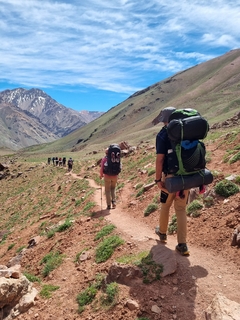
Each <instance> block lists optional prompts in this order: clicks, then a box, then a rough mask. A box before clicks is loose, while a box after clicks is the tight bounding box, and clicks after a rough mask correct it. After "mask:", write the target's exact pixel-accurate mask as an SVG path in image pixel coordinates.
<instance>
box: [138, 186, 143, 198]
mask: <svg viewBox="0 0 240 320" xmlns="http://www.w3.org/2000/svg"><path fill="white" fill-rule="evenodd" d="M143 193H144V188H143V187H142V188H141V189H140V190H139V191H138V193H137V194H136V198H138V197H140V196H141V195H142V194H143Z"/></svg>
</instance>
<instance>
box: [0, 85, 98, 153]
mask: <svg viewBox="0 0 240 320" xmlns="http://www.w3.org/2000/svg"><path fill="white" fill-rule="evenodd" d="M102 114H103V112H97V111H96V112H89V111H81V112H78V111H75V110H73V109H70V108H67V107H65V106H63V105H62V104H60V103H58V102H57V101H55V100H54V99H52V98H51V97H50V96H49V95H47V94H46V93H45V92H44V91H42V90H39V89H30V90H26V89H23V88H17V89H13V90H5V91H2V92H0V137H1V138H0V147H7V148H9V149H12V150H19V149H21V148H24V147H28V146H31V145H36V144H42V143H48V142H52V141H54V140H57V139H59V138H61V137H64V136H66V135H68V134H69V133H71V132H73V131H74V130H76V129H78V128H80V127H82V126H85V125H86V124H87V123H89V122H91V121H92V120H94V119H96V118H97V117H99V116H101V115H102Z"/></svg>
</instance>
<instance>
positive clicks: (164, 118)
mask: <svg viewBox="0 0 240 320" xmlns="http://www.w3.org/2000/svg"><path fill="white" fill-rule="evenodd" d="M175 110H176V108H174V107H167V108H164V109H163V110H161V112H160V113H159V116H158V121H159V122H168V120H169V117H170V115H171V114H172V113H173V111H175Z"/></svg>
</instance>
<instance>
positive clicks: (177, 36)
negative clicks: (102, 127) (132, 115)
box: [0, 0, 240, 112]
mask: <svg viewBox="0 0 240 320" xmlns="http://www.w3.org/2000/svg"><path fill="white" fill-rule="evenodd" d="M239 30H240V0H234V1H233V0H212V1H209V0H182V1H174V0H172V1H170V0H148V1H139V0H0V91H3V90H6V89H15V88H20V87H21V88H25V89H31V88H38V89H41V90H43V91H44V92H46V93H47V94H48V95H50V96H51V97H52V98H53V99H55V100H56V101H57V102H59V103H61V104H63V105H64V106H66V107H68V108H72V109H74V110H78V111H81V110H88V111H104V112H105V111H107V110H109V109H111V108H112V107H114V106H116V105H117V104H119V103H121V102H123V101H124V100H125V99H127V98H128V97H129V96H130V95H132V94H133V93H135V92H136V91H139V90H141V89H144V88H146V87H148V86H150V85H153V84H154V83H156V82H159V81H161V80H164V79H166V78H168V77H170V76H172V75H174V74H175V73H177V72H179V71H182V70H186V69H188V68H190V67H192V66H195V65H197V64H200V63H202V62H205V61H208V60H211V59H213V58H215V57H218V56H221V55H223V54H225V53H227V52H228V51H230V50H233V49H238V48H240V32H239Z"/></svg>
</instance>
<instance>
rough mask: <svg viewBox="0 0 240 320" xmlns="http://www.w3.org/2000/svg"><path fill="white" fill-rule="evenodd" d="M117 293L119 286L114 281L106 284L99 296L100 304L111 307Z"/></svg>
mask: <svg viewBox="0 0 240 320" xmlns="http://www.w3.org/2000/svg"><path fill="white" fill-rule="evenodd" d="M118 293H119V286H118V284H117V283H116V282H111V283H109V284H107V285H106V289H105V292H104V293H103V295H102V296H101V298H100V300H101V305H102V306H106V307H112V306H113V305H115V304H116V303H117V299H118Z"/></svg>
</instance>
